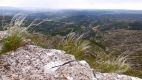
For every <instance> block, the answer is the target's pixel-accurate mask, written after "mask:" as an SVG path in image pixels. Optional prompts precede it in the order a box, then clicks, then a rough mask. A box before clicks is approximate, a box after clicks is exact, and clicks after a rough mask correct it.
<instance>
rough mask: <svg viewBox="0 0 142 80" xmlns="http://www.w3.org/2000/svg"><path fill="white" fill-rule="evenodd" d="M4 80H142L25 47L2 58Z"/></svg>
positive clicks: (59, 53)
mask: <svg viewBox="0 0 142 80" xmlns="http://www.w3.org/2000/svg"><path fill="white" fill-rule="evenodd" d="M0 61H1V62H2V64H1V65H0V80H142V79H139V78H136V77H130V76H126V75H119V74H115V73H99V72H95V71H94V70H92V69H91V68H90V66H89V65H88V63H87V62H86V61H83V60H82V61H77V60H75V58H74V56H72V55H69V54H65V52H64V51H61V50H55V49H44V48H40V47H37V46H34V45H25V46H23V47H20V48H18V49H17V50H16V51H11V52H8V53H7V54H6V55H2V56H0Z"/></svg>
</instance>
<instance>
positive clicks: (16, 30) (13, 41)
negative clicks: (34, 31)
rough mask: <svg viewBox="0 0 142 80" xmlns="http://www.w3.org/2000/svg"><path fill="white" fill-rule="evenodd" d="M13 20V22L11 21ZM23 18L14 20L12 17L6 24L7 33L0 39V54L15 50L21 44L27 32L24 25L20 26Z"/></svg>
mask: <svg viewBox="0 0 142 80" xmlns="http://www.w3.org/2000/svg"><path fill="white" fill-rule="evenodd" d="M13 21H15V22H13ZM23 22H24V18H22V17H19V18H16V19H15V20H14V19H13V20H12V21H11V23H10V24H8V26H7V27H6V28H7V30H6V31H7V35H6V37H5V38H3V39H2V40H1V44H2V48H1V54H2V53H5V52H8V51H12V50H16V49H17V48H19V47H20V46H21V44H22V41H23V40H24V39H25V38H26V37H27V35H28V32H27V28H26V27H22V25H23Z"/></svg>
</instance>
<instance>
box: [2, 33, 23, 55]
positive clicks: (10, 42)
mask: <svg viewBox="0 0 142 80" xmlns="http://www.w3.org/2000/svg"><path fill="white" fill-rule="evenodd" d="M21 42H22V37H21V36H19V35H17V33H13V34H11V35H10V36H8V37H6V38H5V39H3V40H2V45H3V46H2V50H1V53H5V52H8V51H11V50H16V49H17V48H18V47H20V45H21Z"/></svg>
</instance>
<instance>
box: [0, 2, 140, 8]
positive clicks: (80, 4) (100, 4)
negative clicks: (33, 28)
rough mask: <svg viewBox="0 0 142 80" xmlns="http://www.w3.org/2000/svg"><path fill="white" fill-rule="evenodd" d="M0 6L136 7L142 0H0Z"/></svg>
mask: <svg viewBox="0 0 142 80" xmlns="http://www.w3.org/2000/svg"><path fill="white" fill-rule="evenodd" d="M0 6H12V7H19V8H28V9H29V8H31V9H32V8H33V9H40V8H47V9H48V8H49V9H136V10H142V0H0Z"/></svg>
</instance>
